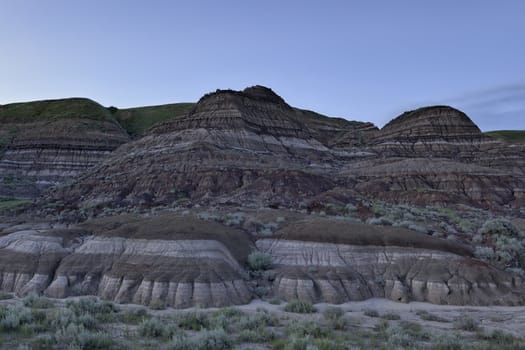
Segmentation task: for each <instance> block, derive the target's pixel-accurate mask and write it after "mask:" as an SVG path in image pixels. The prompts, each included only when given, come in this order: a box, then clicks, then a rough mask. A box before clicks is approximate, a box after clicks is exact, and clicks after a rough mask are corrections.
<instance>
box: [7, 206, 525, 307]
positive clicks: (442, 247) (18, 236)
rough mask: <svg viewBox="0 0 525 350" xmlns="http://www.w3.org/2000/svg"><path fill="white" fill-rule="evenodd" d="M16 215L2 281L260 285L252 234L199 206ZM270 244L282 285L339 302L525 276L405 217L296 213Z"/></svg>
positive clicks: (123, 297) (466, 288)
mask: <svg viewBox="0 0 525 350" xmlns="http://www.w3.org/2000/svg"><path fill="white" fill-rule="evenodd" d="M37 228H38V227H36V226H35V227H34V228H33V229H29V230H22V231H18V230H17V228H16V227H14V228H12V229H10V230H9V231H8V232H11V231H14V232H11V233H8V234H6V235H4V236H2V237H0V287H1V289H2V290H4V291H9V292H15V293H17V294H19V295H27V294H44V295H46V296H49V297H53V298H64V297H69V296H77V295H98V296H100V297H101V298H103V299H106V300H111V301H115V302H118V303H135V304H143V305H151V306H172V307H175V308H185V307H191V306H203V307H211V306H226V305H235V304H243V303H247V302H249V301H250V300H251V299H252V298H253V297H255V296H256V294H255V292H256V288H254V286H253V285H252V283H251V282H250V281H249V278H248V272H247V271H246V267H245V266H246V261H247V256H248V253H249V252H251V251H253V250H254V249H255V245H254V244H253V243H252V240H251V238H250V235H249V234H248V233H247V232H245V231H242V230H240V229H238V228H232V227H229V226H225V225H223V224H220V223H217V222H214V221H205V220H202V219H197V218H195V217H194V216H191V215H186V216H177V215H174V214H162V215H158V216H154V217H139V216H131V215H124V216H117V217H110V218H104V219H97V220H89V221H87V222H85V223H84V224H81V225H78V226H76V227H69V228H53V229H51V228H49V227H41V228H40V229H37ZM256 247H257V248H258V249H259V250H260V251H263V252H267V253H269V254H271V256H272V261H273V267H274V274H275V278H272V280H273V286H272V290H273V293H274V294H275V295H276V296H278V297H280V298H283V299H286V300H291V299H295V298H299V299H302V300H307V301H311V302H321V301H322V302H330V303H342V302H346V301H355V300H364V299H367V298H372V297H384V298H388V299H392V300H395V301H401V302H408V301H414V300H415V301H426V302H431V303H436V304H460V305H462V304H471V305H494V304H505V305H517V304H523V303H524V302H525V291H524V289H523V285H524V282H523V280H522V279H521V278H520V277H519V276H518V275H514V274H510V273H506V272H503V271H500V270H497V269H495V268H493V267H491V266H489V265H487V264H485V263H483V262H481V261H479V260H476V259H474V258H473V257H472V252H471V250H470V249H469V248H468V247H466V246H463V245H461V244H458V243H454V242H450V241H447V240H442V239H437V238H433V237H429V236H426V235H424V234H421V233H417V232H413V231H409V230H406V229H403V228H393V227H388V228H384V227H378V226H373V225H366V224H359V223H352V222H348V221H341V220H334V219H328V218H325V219H322V218H311V217H307V216H306V217H305V218H302V219H301V218H298V220H294V221H291V222H290V223H289V224H287V225H285V226H284V227H283V228H282V229H281V230H279V231H277V232H276V234H275V235H274V236H272V237H268V238H261V239H259V240H257V241H256Z"/></svg>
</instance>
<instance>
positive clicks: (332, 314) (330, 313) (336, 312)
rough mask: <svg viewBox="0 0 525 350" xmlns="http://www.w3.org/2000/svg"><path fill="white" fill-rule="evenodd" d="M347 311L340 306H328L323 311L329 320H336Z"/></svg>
mask: <svg viewBox="0 0 525 350" xmlns="http://www.w3.org/2000/svg"><path fill="white" fill-rule="evenodd" d="M344 314H345V312H344V311H343V309H341V308H339V307H327V308H326V309H325V310H324V311H323V317H324V318H325V319H327V320H336V319H338V318H341V317H343V316H344Z"/></svg>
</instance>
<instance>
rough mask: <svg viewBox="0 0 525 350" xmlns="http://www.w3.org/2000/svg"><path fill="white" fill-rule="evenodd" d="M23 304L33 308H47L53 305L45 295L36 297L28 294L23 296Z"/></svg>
mask: <svg viewBox="0 0 525 350" xmlns="http://www.w3.org/2000/svg"><path fill="white" fill-rule="evenodd" d="M23 303H24V306H27V307H30V308H34V309H49V308H52V307H54V306H55V304H54V303H53V302H52V301H51V300H49V299H48V298H46V297H38V296H34V295H30V296H27V297H25V298H24V300H23Z"/></svg>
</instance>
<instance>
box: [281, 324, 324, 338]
mask: <svg viewBox="0 0 525 350" xmlns="http://www.w3.org/2000/svg"><path fill="white" fill-rule="evenodd" d="M286 334H287V335H288V336H293V335H297V336H301V337H307V336H311V337H313V338H325V337H328V336H330V335H331V330H330V329H328V328H327V327H326V326H324V325H322V324H320V323H319V322H313V321H297V322H290V323H288V324H287V325H286Z"/></svg>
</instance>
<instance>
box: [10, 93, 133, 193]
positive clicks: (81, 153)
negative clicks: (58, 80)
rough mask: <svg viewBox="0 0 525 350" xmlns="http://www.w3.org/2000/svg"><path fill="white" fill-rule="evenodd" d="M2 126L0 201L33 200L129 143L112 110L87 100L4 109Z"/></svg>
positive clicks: (40, 102)
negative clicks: (52, 186) (41, 191)
mask: <svg viewBox="0 0 525 350" xmlns="http://www.w3.org/2000/svg"><path fill="white" fill-rule="evenodd" d="M0 120H1V121H2V124H1V126H0V139H1V140H2V152H0V178H2V181H1V184H0V195H1V196H9V197H34V196H35V195H37V194H38V193H39V192H40V190H41V189H43V188H45V187H47V186H49V185H50V184H57V183H64V182H66V181H68V180H71V179H73V178H75V177H77V176H78V175H80V174H81V173H83V172H84V171H85V170H86V169H88V168H90V167H92V166H93V165H95V164H97V163H99V162H100V161H101V160H102V159H104V158H105V157H107V156H108V155H109V154H110V153H111V152H112V151H113V150H115V149H116V148H117V147H118V146H120V145H121V144H123V143H125V142H127V141H128V140H129V137H128V135H127V133H126V132H125V130H123V129H122V128H121V127H120V126H119V125H118V124H117V123H116V122H115V121H114V120H112V119H111V115H110V114H109V112H108V111H107V110H105V109H104V108H103V107H102V106H100V105H98V104H96V103H95V102H93V101H90V100H86V99H67V100H52V101H39V102H31V103H23V104H13V105H4V106H1V107H0Z"/></svg>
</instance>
